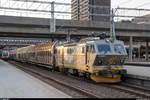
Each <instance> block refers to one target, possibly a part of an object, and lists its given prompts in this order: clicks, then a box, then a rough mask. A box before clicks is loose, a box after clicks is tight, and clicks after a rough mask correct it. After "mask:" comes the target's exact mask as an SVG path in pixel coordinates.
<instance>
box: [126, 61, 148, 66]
mask: <svg viewBox="0 0 150 100" xmlns="http://www.w3.org/2000/svg"><path fill="white" fill-rule="evenodd" d="M125 65H135V66H150V62H126V63H125Z"/></svg>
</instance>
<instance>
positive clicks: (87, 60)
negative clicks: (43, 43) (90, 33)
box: [85, 45, 90, 70]
mask: <svg viewBox="0 0 150 100" xmlns="http://www.w3.org/2000/svg"><path fill="white" fill-rule="evenodd" d="M89 49H90V45H86V52H85V64H86V70H88V69H89V60H90V50H89Z"/></svg>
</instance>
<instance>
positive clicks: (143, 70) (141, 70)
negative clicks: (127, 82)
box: [124, 65, 150, 80]
mask: <svg viewBox="0 0 150 100" xmlns="http://www.w3.org/2000/svg"><path fill="white" fill-rule="evenodd" d="M124 67H125V69H127V74H128V76H130V77H134V78H137V79H144V80H150V67H143V66H133V65H125V66H124Z"/></svg>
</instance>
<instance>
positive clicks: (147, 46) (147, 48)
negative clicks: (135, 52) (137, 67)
mask: <svg viewBox="0 0 150 100" xmlns="http://www.w3.org/2000/svg"><path fill="white" fill-rule="evenodd" d="M148 43H149V42H148V41H146V61H148V53H149V45H148Z"/></svg>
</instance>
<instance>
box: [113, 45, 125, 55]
mask: <svg viewBox="0 0 150 100" xmlns="http://www.w3.org/2000/svg"><path fill="white" fill-rule="evenodd" d="M114 50H115V52H116V53H119V54H124V53H125V49H124V47H123V46H122V45H121V44H115V45H114Z"/></svg>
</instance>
